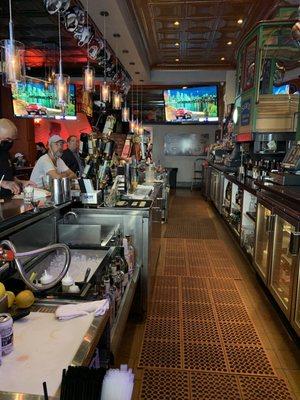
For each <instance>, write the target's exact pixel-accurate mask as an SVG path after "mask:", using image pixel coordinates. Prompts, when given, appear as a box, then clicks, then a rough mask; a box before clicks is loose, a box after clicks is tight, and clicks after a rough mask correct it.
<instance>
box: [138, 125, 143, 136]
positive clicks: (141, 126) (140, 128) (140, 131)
mask: <svg viewBox="0 0 300 400" xmlns="http://www.w3.org/2000/svg"><path fill="white" fill-rule="evenodd" d="M138 132H139V135H143V134H144V127H143V125H142V124H140V125H139V130H138Z"/></svg>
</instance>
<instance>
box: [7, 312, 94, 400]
mask: <svg viewBox="0 0 300 400" xmlns="http://www.w3.org/2000/svg"><path fill="white" fill-rule="evenodd" d="M92 320H93V315H87V316H84V317H79V318H74V319H72V320H69V321H59V320H57V319H56V318H55V315H54V314H52V313H38V312H32V313H30V315H28V316H27V317H26V318H23V319H21V320H19V321H16V322H15V323H14V350H13V352H12V353H11V354H9V355H7V356H5V357H3V358H2V365H1V366H0V390H1V391H7V392H18V393H31V394H39V395H41V394H43V386H42V384H43V382H44V381H45V382H47V387H48V394H49V395H50V396H54V395H55V393H56V391H57V390H58V388H59V386H60V383H61V377H62V370H63V369H64V368H66V367H67V366H68V365H70V363H71V362H72V360H73V358H74V356H75V354H76V352H77V350H78V348H79V346H80V344H81V342H82V339H83V337H84V335H85V334H86V332H87V330H88V328H89V326H90V325H91V323H92Z"/></svg>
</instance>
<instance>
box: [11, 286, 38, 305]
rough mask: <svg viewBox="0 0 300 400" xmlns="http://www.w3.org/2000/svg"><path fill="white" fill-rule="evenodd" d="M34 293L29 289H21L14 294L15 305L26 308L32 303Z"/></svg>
mask: <svg viewBox="0 0 300 400" xmlns="http://www.w3.org/2000/svg"><path fill="white" fill-rule="evenodd" d="M34 300H35V299H34V294H33V293H32V292H31V291H30V290H23V291H22V292H20V293H19V294H17V295H16V305H17V306H18V307H19V308H28V307H30V306H31V305H32V304H33V303H34Z"/></svg>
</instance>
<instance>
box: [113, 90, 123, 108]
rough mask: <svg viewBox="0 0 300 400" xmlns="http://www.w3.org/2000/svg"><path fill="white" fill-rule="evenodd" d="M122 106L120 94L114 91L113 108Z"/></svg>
mask: <svg viewBox="0 0 300 400" xmlns="http://www.w3.org/2000/svg"><path fill="white" fill-rule="evenodd" d="M121 106H122V96H121V95H120V93H117V92H114V94H113V109H114V110H120V109H121Z"/></svg>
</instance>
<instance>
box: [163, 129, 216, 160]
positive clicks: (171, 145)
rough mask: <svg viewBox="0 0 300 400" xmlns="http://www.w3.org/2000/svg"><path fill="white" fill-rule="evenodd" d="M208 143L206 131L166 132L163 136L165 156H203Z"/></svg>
mask: <svg viewBox="0 0 300 400" xmlns="http://www.w3.org/2000/svg"><path fill="white" fill-rule="evenodd" d="M208 145H209V134H208V133H201V134H199V133H192V134H179V135H174V134H168V135H166V136H165V143H164V153H165V155H167V156H203V155H206V153H207V146H208Z"/></svg>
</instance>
